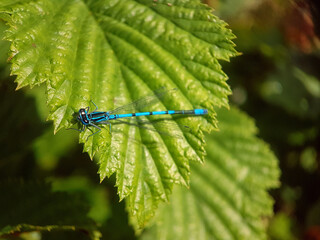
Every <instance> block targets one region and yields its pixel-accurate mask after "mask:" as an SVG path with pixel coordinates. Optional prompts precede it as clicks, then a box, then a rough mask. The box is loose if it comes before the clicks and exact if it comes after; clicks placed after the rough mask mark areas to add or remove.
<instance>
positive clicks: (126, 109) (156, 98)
mask: <svg viewBox="0 0 320 240" xmlns="http://www.w3.org/2000/svg"><path fill="white" fill-rule="evenodd" d="M176 91H177V88H173V89H170V90H167V89H166V88H165V87H162V88H160V89H158V90H156V91H154V92H153V93H152V94H150V95H147V96H145V97H143V98H140V99H137V100H135V101H133V102H132V103H129V104H127V105H123V106H121V107H118V108H116V109H114V110H112V111H110V112H109V113H110V114H118V113H121V112H123V113H133V112H136V111H142V109H144V108H145V107H147V106H151V105H153V104H156V103H158V102H160V100H161V98H163V97H164V96H169V95H171V94H172V93H174V92H176Z"/></svg>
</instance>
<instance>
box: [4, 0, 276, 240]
mask: <svg viewBox="0 0 320 240" xmlns="http://www.w3.org/2000/svg"><path fill="white" fill-rule="evenodd" d="M0 17H1V18H2V19H4V20H5V21H6V23H7V24H8V25H9V28H8V29H7V30H6V32H5V39H6V40H9V41H11V47H10V56H9V59H10V61H11V63H12V67H11V74H13V75H16V76H17V78H16V82H17V84H18V88H22V87H25V86H30V87H34V86H36V85H39V84H45V86H46V102H47V106H48V110H49V116H48V119H49V120H52V121H53V123H54V131H55V132H57V131H59V130H61V129H62V128H69V127H71V126H72V125H73V123H74V122H73V120H74V113H76V112H77V111H78V110H79V108H81V107H86V106H89V104H90V100H94V102H95V103H97V105H98V106H99V107H100V108H102V109H113V108H115V107H117V106H121V105H123V104H126V103H129V102H131V101H132V100H134V99H137V98H139V97H142V96H143V95H146V94H148V93H150V92H152V91H154V90H156V89H158V88H159V87H163V86H165V87H166V88H167V89H171V88H175V87H177V88H178V89H179V91H178V92H177V93H176V94H174V95H173V96H170V97H169V98H166V99H164V100H163V101H162V102H161V103H160V104H159V105H157V108H158V109H159V108H162V109H190V108H194V107H202V108H207V109H208V110H209V115H208V116H207V117H199V118H180V119H174V120H175V121H176V122H177V123H178V124H177V125H175V127H174V128H173V129H170V130H171V131H174V132H178V133H182V134H183V138H182V139H180V138H179V139H178V138H174V137H171V136H163V135H160V134H158V133H157V132H156V131H148V130H146V129H137V128H136V127H135V126H130V125H126V124H122V125H116V126H113V129H112V134H110V133H109V128H108V127H107V128H103V129H102V131H101V132H100V133H99V134H96V135H94V136H92V137H90V138H88V140H87V137H88V136H89V135H91V134H92V131H93V130H92V129H91V131H90V130H86V131H85V132H83V133H81V134H80V142H81V143H83V144H84V151H85V152H87V153H88V154H89V156H90V157H91V158H92V159H93V158H95V160H96V161H97V162H98V164H99V175H100V181H102V180H104V179H105V177H107V176H108V177H110V176H111V175H112V174H113V173H116V180H115V183H116V186H117V191H118V195H119V198H120V200H123V199H126V209H127V211H128V214H129V220H130V222H131V224H132V225H133V226H134V228H135V230H136V232H137V233H138V232H140V231H141V230H142V229H143V228H144V227H145V226H146V224H148V223H149V224H151V223H150V220H151V219H152V217H153V216H154V215H156V217H155V218H153V221H155V225H154V227H151V230H150V231H149V232H147V233H146V234H143V235H142V238H147V237H148V236H149V237H150V235H151V239H154V237H155V234H157V232H158V233H159V232H160V234H158V236H159V238H161V237H162V238H163V237H165V239H186V238H187V237H189V239H202V238H201V236H203V237H205V238H211V237H215V238H217V239H227V238H228V239H229V238H230V239H231V238H236V239H257V238H262V239H263V238H266V235H265V230H264V226H263V225H262V222H261V220H260V218H261V217H262V216H268V215H271V213H272V211H271V208H272V201H271V199H270V197H269V196H268V194H267V193H266V189H268V188H270V187H275V186H277V184H278V175H279V170H278V168H277V162H276V159H275V157H274V156H273V155H272V153H270V151H269V150H268V147H266V146H265V145H264V144H263V143H261V142H260V141H258V140H257V139H256V138H255V137H254V135H255V133H256V129H255V127H254V125H253V123H252V121H251V120H250V119H249V118H248V117H246V116H245V115H244V114H242V113H239V112H238V110H235V109H232V110H231V111H230V112H228V111H227V110H223V109H220V108H222V107H229V106H228V95H229V94H230V93H231V91H230V89H229V86H228V85H227V84H226V80H227V76H226V75H225V74H224V72H223V71H222V69H221V66H220V64H219V62H218V60H225V61H229V58H230V57H232V56H235V55H237V52H236V51H235V49H234V44H233V43H232V39H233V38H234V35H233V34H232V32H231V31H230V30H229V29H228V28H226V24H225V23H224V22H223V21H221V20H220V19H219V18H217V17H216V16H214V15H213V14H212V13H211V9H210V8H209V7H207V6H206V5H203V4H201V3H200V2H199V1H197V0H183V1H181V0H180V1H173V0H172V1H167V0H163V1H162V0H157V1H150V0H136V1H125V0H100V1H90V0H88V1H80V0H73V1H67V0H56V1H50V0H38V1H29V0H26V1H9V0H8V1H2V3H0ZM34 96H35V95H34ZM35 98H37V96H35ZM150 110H155V109H150ZM218 121H219V124H218ZM217 124H218V125H217ZM181 125H188V127H189V129H190V131H189V132H187V133H183V132H182V130H181V128H180V126H181ZM220 125H221V127H220V128H221V132H220V133H218V132H212V131H213V130H218V126H220ZM155 128H156V130H159V129H157V126H156V125H155ZM210 132H212V133H211V134H210V136H209V137H208V141H209V142H208V147H207V149H205V137H204V134H205V133H210ZM70 140H71V141H72V140H73V139H70ZM42 146H43V145H42ZM213 149H214V151H213ZM57 151H59V148H57ZM206 152H208V157H205V156H206ZM202 163H204V166H202V165H201V164H202ZM190 166H191V167H190ZM206 171H209V172H206ZM211 171H212V172H211ZM190 172H191V174H193V175H194V176H192V178H191V183H190ZM193 172H194V173H193ZM211 174H212V175H211ZM210 175H211V176H210ZM206 181H208V183H211V184H207V185H205V183H206ZM175 184H180V185H184V186H185V187H190V190H189V191H188V190H186V189H184V190H181V189H179V188H177V187H176V188H174V185H175ZM172 191H173V194H172V196H171V192H172ZM207 194H208V195H207ZM199 196H201V197H199ZM184 198H186V199H188V201H187V202H186V203H185V204H187V205H186V206H185V209H184V208H182V207H181V206H183V205H180V204H179V203H180V202H177V203H175V201H177V199H181V200H180V201H181V202H184V201H183V200H182V199H184ZM169 199H171V200H170V201H172V205H171V207H172V206H175V207H174V208H170V207H169V205H166V206H162V207H161V208H162V209H164V210H162V213H163V214H160V213H158V214H155V212H156V210H157V209H158V205H159V203H161V202H168V201H169ZM192 203H194V207H195V209H192V206H193V204H192ZM186 209H187V210H188V209H190V211H191V212H190V213H189V212H188V211H186ZM185 211H186V212H185ZM206 211H209V212H210V213H208V214H207V213H206ZM184 212H185V213H186V214H188V215H189V217H186V220H184V219H183V218H182V216H181V218H179V217H178V219H180V221H181V223H179V224H178V223H177V226H178V227H179V228H180V229H184V230H183V231H182V232H181V231H175V230H174V229H173V230H172V229H171V230H169V229H168V230H166V227H169V228H170V227H172V226H173V223H170V221H169V220H170V219H176V218H175V217H174V216H180V215H181V214H183V213H184ZM171 215H173V217H171ZM190 216H195V218H196V220H193V219H192V218H190ZM211 221H214V222H211ZM193 222H194V223H195V224H196V225H197V226H198V228H197V229H193V228H191V225H192V224H193ZM163 223H167V224H168V225H167V226H164V225H163ZM240 223H241V224H240ZM169 224H171V226H170V225H169ZM154 229H157V230H158V231H155V230H154ZM159 229H160V230H159ZM187 229H188V230H189V229H190V234H189V232H188V231H186V230H187ZM164 230H166V232H167V233H168V234H164V233H163V232H162V231H164ZM193 230H194V231H193ZM181 233H183V234H185V235H181ZM162 234H164V235H162Z"/></svg>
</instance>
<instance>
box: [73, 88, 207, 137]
mask: <svg viewBox="0 0 320 240" xmlns="http://www.w3.org/2000/svg"><path fill="white" fill-rule="evenodd" d="M173 91H176V89H172V90H169V91H163V90H161V91H157V92H155V94H152V95H149V96H146V97H143V98H140V99H138V100H136V101H134V102H132V103H129V104H127V105H124V106H121V107H118V108H116V109H114V110H112V111H107V112H105V111H97V110H98V107H97V105H96V104H95V103H94V102H92V103H93V105H94V106H95V110H94V111H92V112H90V108H89V107H86V108H80V110H79V112H78V116H77V120H78V121H79V122H80V123H81V124H82V125H83V129H82V130H79V131H81V132H82V131H84V130H85V128H86V127H88V126H93V127H95V128H97V129H98V131H97V132H95V133H93V134H91V135H90V136H89V137H91V136H93V135H94V134H97V133H98V132H100V131H101V128H100V127H99V126H98V125H99V124H108V125H109V127H110V132H111V122H112V121H114V120H119V119H122V118H130V117H141V116H151V115H153V116H154V115H174V114H178V115H205V114H207V113H208V110H207V109H192V110H163V111H151V112H135V113H123V114H120V112H126V111H134V110H139V109H141V108H144V107H146V106H149V105H151V104H154V103H155V102H158V101H159V99H160V98H162V97H163V96H164V95H166V94H168V92H173ZM89 137H88V138H89Z"/></svg>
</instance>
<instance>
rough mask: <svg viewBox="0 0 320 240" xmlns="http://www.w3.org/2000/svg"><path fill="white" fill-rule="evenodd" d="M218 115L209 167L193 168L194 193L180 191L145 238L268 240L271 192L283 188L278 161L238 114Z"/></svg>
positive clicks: (209, 149) (221, 112)
mask: <svg viewBox="0 0 320 240" xmlns="http://www.w3.org/2000/svg"><path fill="white" fill-rule="evenodd" d="M217 112H218V116H219V120H220V124H219V125H220V129H221V131H220V132H215V133H213V134H211V135H210V136H209V137H208V147H207V152H208V157H207V160H206V162H205V164H204V166H200V165H197V164H193V165H192V169H191V170H192V177H191V181H190V189H189V190H187V189H185V188H181V187H176V188H174V191H173V193H172V195H171V200H170V204H166V205H163V206H162V207H160V208H159V210H158V214H157V215H156V216H157V217H156V218H155V224H154V225H153V227H151V229H150V230H149V231H148V232H147V233H146V234H144V235H143V236H142V239H144V240H146V239H162V240H165V239H223V240H227V239H245V240H248V239H267V237H266V226H265V223H264V222H263V218H265V217H268V216H271V215H272V213H273V208H272V205H273V200H272V199H271V197H270V196H269V195H268V193H267V191H266V190H268V189H270V188H274V187H277V186H278V185H279V182H278V179H279V168H278V163H277V159H276V158H275V156H274V155H273V153H272V152H271V151H270V149H269V147H268V146H267V145H266V144H265V143H264V142H263V141H261V140H259V139H258V138H257V137H255V136H254V135H255V134H256V127H255V126H254V123H253V121H252V120H251V119H250V118H248V117H247V116H246V115H245V114H243V113H241V112H240V111H239V110H236V109H233V108H232V109H231V111H227V110H224V109H221V110H219V111H217Z"/></svg>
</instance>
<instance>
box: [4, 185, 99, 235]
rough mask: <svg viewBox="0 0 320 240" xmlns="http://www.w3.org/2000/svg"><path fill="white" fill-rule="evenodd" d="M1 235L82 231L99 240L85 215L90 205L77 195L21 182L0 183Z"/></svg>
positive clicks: (95, 229) (94, 227)
mask: <svg viewBox="0 0 320 240" xmlns="http://www.w3.org/2000/svg"><path fill="white" fill-rule="evenodd" d="M0 192H1V193H5V194H2V197H1V198H0V208H1V209H0V212H1V217H0V238H1V237H3V238H6V237H10V236H11V237H12V236H14V235H19V234H21V233H24V232H32V231H37V232H43V231H85V232H87V233H88V237H90V238H91V239H93V240H96V239H100V235H101V234H100V233H99V231H98V230H97V226H96V225H95V223H94V222H93V221H92V220H91V219H90V218H88V217H87V216H86V215H87V212H88V209H89V205H88V204H87V202H86V201H85V200H84V199H82V198H81V197H80V196H79V195H76V194H67V193H62V192H52V191H51V187H50V185H49V184H43V183H36V182H23V181H16V180H11V181H6V182H1V183H0Z"/></svg>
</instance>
